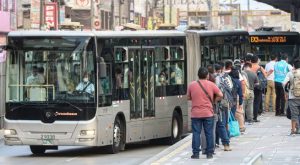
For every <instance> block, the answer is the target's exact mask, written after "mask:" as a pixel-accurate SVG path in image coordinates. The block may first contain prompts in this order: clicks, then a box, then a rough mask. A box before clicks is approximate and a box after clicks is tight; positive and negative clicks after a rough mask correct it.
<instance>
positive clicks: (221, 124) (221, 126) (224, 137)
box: [216, 111, 229, 145]
mask: <svg viewBox="0 0 300 165" xmlns="http://www.w3.org/2000/svg"><path fill="white" fill-rule="evenodd" d="M226 123H227V118H226V116H225V112H224V111H220V116H219V120H218V122H217V128H216V129H217V132H218V135H219V137H220V138H221V141H222V144H223V145H229V136H228V131H227V129H226Z"/></svg>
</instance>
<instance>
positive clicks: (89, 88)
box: [76, 72, 95, 95]
mask: <svg viewBox="0 0 300 165" xmlns="http://www.w3.org/2000/svg"><path fill="white" fill-rule="evenodd" d="M76 91H79V92H87V93H89V94H91V95H94V92H95V86H94V84H93V83H92V82H90V81H89V74H88V72H84V73H83V80H82V81H81V82H80V83H79V84H78V85H77V87H76Z"/></svg>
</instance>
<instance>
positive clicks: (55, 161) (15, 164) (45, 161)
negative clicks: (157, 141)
mask: <svg viewBox="0 0 300 165" xmlns="http://www.w3.org/2000/svg"><path fill="white" fill-rule="evenodd" d="M168 147H169V146H167V145H150V144H147V143H143V144H131V145H127V149H126V150H125V151H123V152H120V153H118V154H106V153H105V152H106V151H105V150H104V149H103V147H61V148H59V150H52V151H51V150H48V151H47V152H46V154H45V155H44V156H33V155H32V154H31V152H30V149H29V147H27V146H5V145H3V143H1V145H0V165H20V164H21V165H61V164H64V165H68V164H70V165H83V164H84V165H94V164H95V165H96V164H97V165H99V164H109V165H120V164H122V165H123V164H124V165H127V164H128V165H138V164H141V163H142V162H143V161H145V160H147V159H148V158H150V157H152V156H153V155H155V154H157V153H159V152H161V151H162V150H164V149H166V148H168Z"/></svg>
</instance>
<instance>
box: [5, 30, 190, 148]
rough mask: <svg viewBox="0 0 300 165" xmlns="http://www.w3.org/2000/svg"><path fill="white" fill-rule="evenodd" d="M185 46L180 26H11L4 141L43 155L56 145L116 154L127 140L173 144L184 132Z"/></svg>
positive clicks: (185, 130) (56, 146) (186, 128)
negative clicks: (160, 28) (81, 28)
mask: <svg viewBox="0 0 300 165" xmlns="http://www.w3.org/2000/svg"><path fill="white" fill-rule="evenodd" d="M185 45H186V43H185V34H184V33H183V32H178V31H121V32H108V31H105V32H83V31H81V32H80V31H16V32H10V33H9V34H8V46H7V49H8V50H7V51H8V54H7V63H6V67H7V69H6V70H7V74H6V75H7V76H6V113H5V122H4V127H5V135H4V137H5V139H4V140H5V144H6V145H29V146H30V149H31V151H32V153H33V154H43V153H45V151H46V150H47V149H57V148H58V146H108V148H109V150H110V151H111V153H117V152H119V151H120V150H124V147H125V144H126V143H132V142H138V141H145V140H150V139H159V138H165V139H166V140H168V142H170V143H175V142H176V141H178V140H179V139H180V138H181V135H182V134H184V133H186V132H187V131H188V105H187V100H186V97H185V94H186V88H187V71H186V68H187V64H186V47H185ZM84 73H87V74H88V75H89V82H88V83H86V84H84V83H83V81H82V80H83V79H82V78H83V76H84ZM80 83H81V84H82V83H83V84H82V85H83V86H88V87H84V88H83V89H82V88H81V89H79V87H78V86H79V85H78V84H80ZM87 88H88V90H87Z"/></svg>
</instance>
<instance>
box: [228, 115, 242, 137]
mask: <svg viewBox="0 0 300 165" xmlns="http://www.w3.org/2000/svg"><path fill="white" fill-rule="evenodd" d="M228 125H229V133H230V136H231V137H235V136H240V134H241V132H240V126H239V123H238V121H237V120H236V119H235V117H234V116H233V114H232V112H231V111H230V116H229V122H228Z"/></svg>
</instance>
